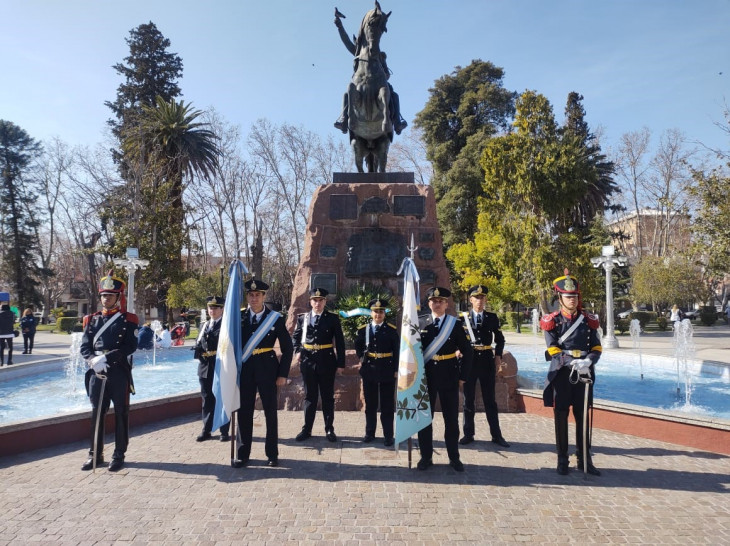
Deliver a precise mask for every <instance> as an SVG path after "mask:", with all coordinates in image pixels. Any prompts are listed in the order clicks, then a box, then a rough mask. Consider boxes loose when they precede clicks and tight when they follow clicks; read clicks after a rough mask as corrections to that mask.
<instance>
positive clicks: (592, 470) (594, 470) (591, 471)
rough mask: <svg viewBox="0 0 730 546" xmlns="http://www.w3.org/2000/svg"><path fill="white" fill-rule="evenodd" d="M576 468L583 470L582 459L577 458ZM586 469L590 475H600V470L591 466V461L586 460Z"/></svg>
mask: <svg viewBox="0 0 730 546" xmlns="http://www.w3.org/2000/svg"><path fill="white" fill-rule="evenodd" d="M578 470H580V471H581V472H583V461H582V460H581V459H578ZM586 470H587V471H588V474H590V475H591V476H600V475H601V471H600V470H598V469H597V468H596V467H595V466H593V463H592V462H591V461H588V467H587V469H586Z"/></svg>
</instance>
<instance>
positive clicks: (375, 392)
mask: <svg viewBox="0 0 730 546" xmlns="http://www.w3.org/2000/svg"><path fill="white" fill-rule="evenodd" d="M387 306H388V302H387V301H386V300H384V299H380V298H379V297H378V298H375V299H372V300H370V303H369V304H368V307H369V308H370V316H371V317H372V319H373V320H372V323H370V324H366V325H364V326H361V327H360V328H359V329H358V331H357V339H355V352H356V353H357V356H358V357H360V363H361V365H360V375H361V376H362V390H363V395H364V396H365V437H364V438H363V439H362V441H363V442H365V443H369V442H372V441H373V440H374V439H375V428H376V426H377V415H378V399H380V424H381V425H382V427H383V436H384V437H385V442H384V443H385V445H386V446H392V445H393V418H394V415H395V380H396V377H397V375H398V353H399V351H400V336H399V335H398V331H397V329H396V327H395V326H393V325H392V324H389V323H387V322H385V312H386V311H387Z"/></svg>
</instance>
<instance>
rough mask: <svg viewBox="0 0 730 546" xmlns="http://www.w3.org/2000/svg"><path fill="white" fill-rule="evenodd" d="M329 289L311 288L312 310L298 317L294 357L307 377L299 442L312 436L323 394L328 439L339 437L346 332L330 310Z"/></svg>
mask: <svg viewBox="0 0 730 546" xmlns="http://www.w3.org/2000/svg"><path fill="white" fill-rule="evenodd" d="M328 293H329V292H327V290H325V289H324V288H313V289H312V290H310V292H309V305H311V306H312V310H311V311H310V312H309V313H302V314H301V315H299V316H298V317H297V325H296V328H295V329H294V335H293V336H292V341H293V342H294V353H295V354H296V356H295V358H296V360H297V361H298V362H299V366H300V369H301V371H302V379H303V380H304V426H303V427H302V431H301V432H300V433H299V434H297V438H296V439H297V442H303V441H304V440H306V439H307V438H309V437H310V436H312V427H313V426H314V417H315V416H316V414H317V400H318V398H319V397H320V396H321V397H322V416H323V417H324V430H325V434H326V435H327V440H329V441H330V442H336V441H337V435H336V434H335V426H334V421H335V375H336V373H337V368H344V367H345V336H344V335H343V333H342V324H341V323H340V318H339V317H338V316H337V315H335V314H334V313H330V312H329V311H327V310H326V309H325V308H324V306H325V303H326V301H327V299H326V298H327V294H328Z"/></svg>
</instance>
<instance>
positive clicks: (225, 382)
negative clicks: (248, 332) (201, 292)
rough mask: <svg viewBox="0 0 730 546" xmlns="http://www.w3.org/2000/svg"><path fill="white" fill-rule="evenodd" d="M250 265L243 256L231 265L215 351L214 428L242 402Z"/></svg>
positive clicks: (222, 422)
mask: <svg viewBox="0 0 730 546" xmlns="http://www.w3.org/2000/svg"><path fill="white" fill-rule="evenodd" d="M246 274H248V269H246V266H245V265H243V262H241V260H234V261H233V262H232V263H231V266H230V267H229V268H228V275H229V277H230V281H229V283H228V292H227V293H226V303H225V306H224V307H223V317H222V318H221V331H220V335H219V337H218V350H217V353H216V355H215V373H214V375H213V394H214V395H215V411H214V413H213V430H218V429H219V428H220V427H221V426H222V425H225V424H226V423H228V422H229V421H230V420H231V414H233V412H234V411H236V410H237V409H238V408H239V407H240V406H241V394H240V392H241V391H240V388H239V386H238V381H239V377H240V376H241V354H242V350H243V348H242V347H241V301H242V299H243V297H242V294H243V276H244V275H246Z"/></svg>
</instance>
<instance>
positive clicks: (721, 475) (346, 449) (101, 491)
mask: <svg viewBox="0 0 730 546" xmlns="http://www.w3.org/2000/svg"><path fill="white" fill-rule="evenodd" d="M279 416H280V417H279V419H280V426H279V428H280V437H281V440H280V463H281V465H280V466H279V467H278V468H269V467H267V466H266V458H265V456H264V453H263V451H264V448H263V436H264V430H263V428H264V427H263V415H262V414H258V413H257V417H256V419H255V427H254V437H255V442H254V446H253V450H252V460H251V463H250V464H249V466H247V467H245V468H241V469H234V468H232V467H231V466H230V452H229V444H222V443H220V442H218V441H208V442H202V443H197V442H195V436H196V435H197V433H198V432H199V429H200V423H199V421H198V419H197V418H196V417H195V416H190V417H186V418H178V419H173V420H168V421H163V422H159V423H156V424H154V425H147V426H140V427H135V426H134V424H132V438H131V442H130V446H129V450H128V452H127V464H126V466H125V468H124V469H122V470H121V471H120V472H118V473H110V472H108V471H107V470H106V468H101V469H98V470H97V471H96V473H91V472H82V471H81V470H80V466H81V464H82V462H83V461H84V459H85V458H86V456H85V449H86V442H77V443H74V444H66V445H61V446H57V447H54V448H48V449H44V450H39V451H34V452H30V453H25V454H22V455H17V456H11V457H4V458H2V459H0V483H1V484H2V494H0V514H2V515H1V516H0V544H11V543H12V544H24V543H29V542H44V543H45V542H61V543H64V544H105V543H109V544H111V543H121V544H124V543H138V544H142V543H159V544H163V543H165V544H179V543H210V544H212V543H221V544H229V543H230V544H232V543H260V544H263V543H270V544H280V543H283V542H285V541H295V542H298V543H303V544H315V543H316V544H374V543H386V542H387V543H394V544H438V543H444V542H451V543H471V544H476V543H480V544H500V543H515V542H521V543H538V544H548V543H550V544H555V543H567V542H570V543H576V544H589V543H608V544H614V543H617V544H626V543H632V544H637V543H639V544H730V494H729V493H730V457H727V456H723V455H717V454H713V453H708V452H703V451H697V450H693V449H691V448H683V447H679V446H676V445H672V444H668V443H661V442H656V441H651V440H645V439H642V438H637V437H633V436H627V435H622V434H617V433H612V432H606V431H601V430H596V431H595V436H594V446H595V447H594V451H595V455H594V462H595V463H596V465H597V466H598V467H600V468H601V470H602V471H603V475H602V476H600V477H594V476H588V477H587V479H586V478H584V476H583V474H582V473H581V472H579V471H577V470H573V471H572V472H571V474H570V475H569V476H559V475H558V474H557V473H556V472H555V463H556V456H555V448H554V433H553V425H552V420H550V419H546V418H543V417H539V416H535V415H528V414H506V415H502V416H501V420H502V428H503V431H504V434H505V437H506V438H507V439H508V441H510V442H511V443H512V447H511V448H509V449H503V448H499V447H498V446H496V445H495V444H493V443H491V442H490V441H488V435H487V436H485V431H487V426H486V423H485V422H484V420H483V418H482V421H478V422H477V441H476V442H475V443H474V444H471V445H469V446H467V447H462V448H461V457H462V460H463V462H464V463H465V465H466V471H465V472H464V473H457V472H455V471H454V470H452V469H451V468H450V467H449V466H448V459H447V457H446V453H445V449H444V446H443V443H442V442H440V441H437V442H436V443H435V444H436V445H435V447H436V453H435V456H434V462H435V465H434V466H433V467H432V468H430V469H429V470H427V471H418V470H416V469H415V463H416V462H417V460H418V454H417V450H414V454H413V466H414V468H412V469H409V468H408V457H407V450H405V449H402V450H401V451H400V452H398V453H397V454H396V452H395V451H393V450H392V449H388V448H385V447H383V445H382V443H380V442H381V441H382V440H377V441H376V442H374V443H372V444H367V445H366V444H363V443H362V442H361V441H360V438H361V436H362V434H363V429H364V415H363V414H362V413H359V412H339V413H337V414H336V417H335V426H336V431H337V434H338V436H339V439H338V441H337V442H336V443H330V442H328V441H327V440H326V439H325V438H324V434H323V431H322V430H321V429H322V420H321V415H318V416H317V422H316V423H315V430H314V433H315V436H314V437H313V438H311V439H310V440H308V441H306V442H303V443H298V442H296V441H294V440H293V438H294V436H295V435H296V434H297V432H298V431H299V429H300V427H301V424H302V414H301V412H285V411H283V412H279ZM434 437H435V439H436V440H441V439H442V438H443V424H442V420H441V418H440V415H438V414H437V416H436V420H435V435H434ZM571 437H572V431H571ZM404 445H405V444H404ZM112 449H113V443H112V436H108V437H107V446H106V451H107V454H110V453H111V451H112ZM573 461H574V459H573V460H572V462H573Z"/></svg>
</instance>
